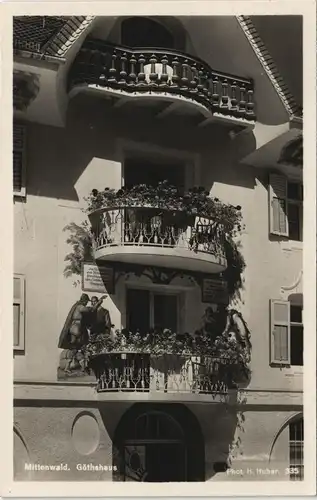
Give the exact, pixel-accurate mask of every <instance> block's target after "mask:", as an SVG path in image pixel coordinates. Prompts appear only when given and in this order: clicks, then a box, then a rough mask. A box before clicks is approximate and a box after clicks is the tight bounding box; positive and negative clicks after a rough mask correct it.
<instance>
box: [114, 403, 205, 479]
mask: <svg viewBox="0 0 317 500" xmlns="http://www.w3.org/2000/svg"><path fill="white" fill-rule="evenodd" d="M114 449H115V452H114V465H117V468H118V472H117V475H118V476H117V480H120V481H141V482H184V481H204V443H203V438H202V435H201V431H200V426H199V424H198V422H197V420H196V418H195V417H194V415H193V414H192V413H191V412H190V411H189V410H188V408H186V407H185V406H184V405H181V404H178V403H175V404H155V405H154V404H153V405H152V404H143V403H139V404H135V405H133V406H132V407H131V408H130V409H129V410H128V411H127V412H126V413H125V414H124V415H123V417H122V419H121V421H120V422H119V425H118V427H117V429H116V432H115V439H114Z"/></svg>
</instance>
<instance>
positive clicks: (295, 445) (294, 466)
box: [289, 419, 304, 481]
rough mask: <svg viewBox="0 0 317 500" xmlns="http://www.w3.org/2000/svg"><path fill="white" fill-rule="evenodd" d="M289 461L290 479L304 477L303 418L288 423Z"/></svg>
mask: <svg viewBox="0 0 317 500" xmlns="http://www.w3.org/2000/svg"><path fill="white" fill-rule="evenodd" d="M289 461H290V468H291V474H290V480H291V481H301V480H302V479H303V478H304V425H303V419H300V420H297V421H295V422H292V423H291V424H290V425H289Z"/></svg>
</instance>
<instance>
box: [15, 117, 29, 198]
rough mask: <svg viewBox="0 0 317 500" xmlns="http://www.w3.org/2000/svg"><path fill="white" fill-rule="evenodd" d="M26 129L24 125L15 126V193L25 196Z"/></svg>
mask: <svg viewBox="0 0 317 500" xmlns="http://www.w3.org/2000/svg"><path fill="white" fill-rule="evenodd" d="M25 145H26V129H25V126H24V125H20V124H17V123H14V124H13V192H14V194H16V195H19V196H25V151H26V148H25Z"/></svg>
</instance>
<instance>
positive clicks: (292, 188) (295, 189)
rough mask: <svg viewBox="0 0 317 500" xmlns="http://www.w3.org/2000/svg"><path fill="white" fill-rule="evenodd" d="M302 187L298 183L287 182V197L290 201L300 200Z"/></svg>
mask: <svg viewBox="0 0 317 500" xmlns="http://www.w3.org/2000/svg"><path fill="white" fill-rule="evenodd" d="M301 194H302V186H301V184H300V183H299V182H289V183H288V185H287V196H288V198H289V199H290V200H298V201H300V200H301V199H302V196H301Z"/></svg>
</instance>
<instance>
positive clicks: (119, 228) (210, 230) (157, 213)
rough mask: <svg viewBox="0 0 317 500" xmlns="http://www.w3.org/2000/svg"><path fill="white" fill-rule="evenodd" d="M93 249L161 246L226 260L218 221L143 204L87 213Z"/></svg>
mask: <svg viewBox="0 0 317 500" xmlns="http://www.w3.org/2000/svg"><path fill="white" fill-rule="evenodd" d="M90 218H91V222H92V230H93V234H94V249H95V252H98V251H100V250H102V249H103V248H109V247H116V246H130V247H161V248H173V249H176V250H189V251H192V252H195V253H205V254H210V255H212V256H213V257H216V258H218V259H219V260H220V261H222V262H223V263H224V262H226V257H225V250H224V237H225V236H224V233H223V231H222V227H221V225H220V224H215V223H213V221H211V220H209V219H206V218H204V217H200V216H199V215H198V216H196V217H195V216H187V215H185V214H184V213H183V212H180V211H179V212H177V211H175V210H174V211H171V210H169V209H165V210H164V209H161V208H157V209H156V208H153V207H146V206H129V207H127V206H125V207H116V206H114V207H112V208H104V209H98V210H97V211H95V212H94V213H91V214H90Z"/></svg>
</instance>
